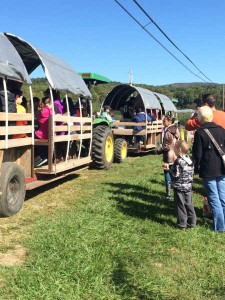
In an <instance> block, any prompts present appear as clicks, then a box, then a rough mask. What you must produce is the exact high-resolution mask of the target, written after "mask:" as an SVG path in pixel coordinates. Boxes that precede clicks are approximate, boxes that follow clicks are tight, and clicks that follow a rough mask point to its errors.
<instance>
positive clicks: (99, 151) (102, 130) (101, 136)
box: [92, 125, 114, 169]
mask: <svg viewBox="0 0 225 300" xmlns="http://www.w3.org/2000/svg"><path fill="white" fill-rule="evenodd" d="M108 139H110V140H111V141H112V145H111V146H112V147H113V148H112V149H111V150H110V151H111V155H110V159H109V158H108V159H107V157H106V144H107V140H108ZM113 158H114V140H113V135H112V131H111V130H110V128H109V127H107V126H104V125H100V126H98V127H96V128H94V129H93V139H92V161H93V167H94V168H96V169H109V168H110V167H111V165H112V163H113Z"/></svg>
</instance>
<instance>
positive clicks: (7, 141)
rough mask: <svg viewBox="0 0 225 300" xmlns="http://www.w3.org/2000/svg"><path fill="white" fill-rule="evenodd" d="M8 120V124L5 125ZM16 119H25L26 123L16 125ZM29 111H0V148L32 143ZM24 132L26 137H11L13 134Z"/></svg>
mask: <svg viewBox="0 0 225 300" xmlns="http://www.w3.org/2000/svg"><path fill="white" fill-rule="evenodd" d="M7 120H8V126H7ZM17 121H27V124H26V125H22V126H18V125H16V122H17ZM31 123H32V114H31V113H25V114H24V113H8V115H7V114H6V113H4V112H0V149H7V148H13V147H22V146H27V145H32V137H31V136H32V133H33V127H32V125H31ZM17 134H26V137H21V138H13V135H17Z"/></svg>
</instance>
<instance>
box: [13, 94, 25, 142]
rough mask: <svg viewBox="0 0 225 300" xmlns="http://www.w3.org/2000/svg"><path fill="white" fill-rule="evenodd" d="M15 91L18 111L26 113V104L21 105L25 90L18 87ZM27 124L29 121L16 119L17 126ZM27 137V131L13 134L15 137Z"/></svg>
mask: <svg viewBox="0 0 225 300" xmlns="http://www.w3.org/2000/svg"><path fill="white" fill-rule="evenodd" d="M13 93H14V95H15V102H16V111H17V113H21V114H25V113H26V109H25V108H24V106H22V105H21V103H22V102H23V92H22V91H21V90H19V89H16V90H14V91H13ZM26 124H27V121H16V125H17V126H23V125H26ZM25 137H27V135H26V134H25V133H20V134H14V135H13V138H14V139H18V138H25Z"/></svg>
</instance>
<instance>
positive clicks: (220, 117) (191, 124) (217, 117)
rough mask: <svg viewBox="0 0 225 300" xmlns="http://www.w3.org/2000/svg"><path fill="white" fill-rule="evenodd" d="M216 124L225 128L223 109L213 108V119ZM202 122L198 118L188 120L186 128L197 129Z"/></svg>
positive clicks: (189, 129)
mask: <svg viewBox="0 0 225 300" xmlns="http://www.w3.org/2000/svg"><path fill="white" fill-rule="evenodd" d="M212 122H214V123H215V124H216V125H220V126H222V127H223V128H224V129H225V112H224V111H221V110H213V120H212ZM201 125H202V124H201V123H200V122H199V121H198V119H197V118H194V119H189V120H187V122H186V124H185V129H186V130H188V131H192V130H195V129H197V128H199V127H200V126H201Z"/></svg>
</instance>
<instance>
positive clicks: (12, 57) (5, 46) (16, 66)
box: [0, 33, 31, 84]
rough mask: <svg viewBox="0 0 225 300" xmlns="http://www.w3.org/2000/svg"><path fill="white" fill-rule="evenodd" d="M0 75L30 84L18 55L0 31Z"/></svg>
mask: <svg viewBox="0 0 225 300" xmlns="http://www.w3.org/2000/svg"><path fill="white" fill-rule="evenodd" d="M0 76H1V77H7V78H8V79H11V80H15V81H20V82H27V83H28V84H31V80H30V78H29V75H28V72H27V70H26V68H25V65H24V63H23V61H22V59H21V57H20V55H19V54H18V52H17V51H16V49H15V48H14V47H13V45H12V44H11V43H10V41H9V40H8V38H7V37H6V36H5V35H4V34H3V33H0Z"/></svg>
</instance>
